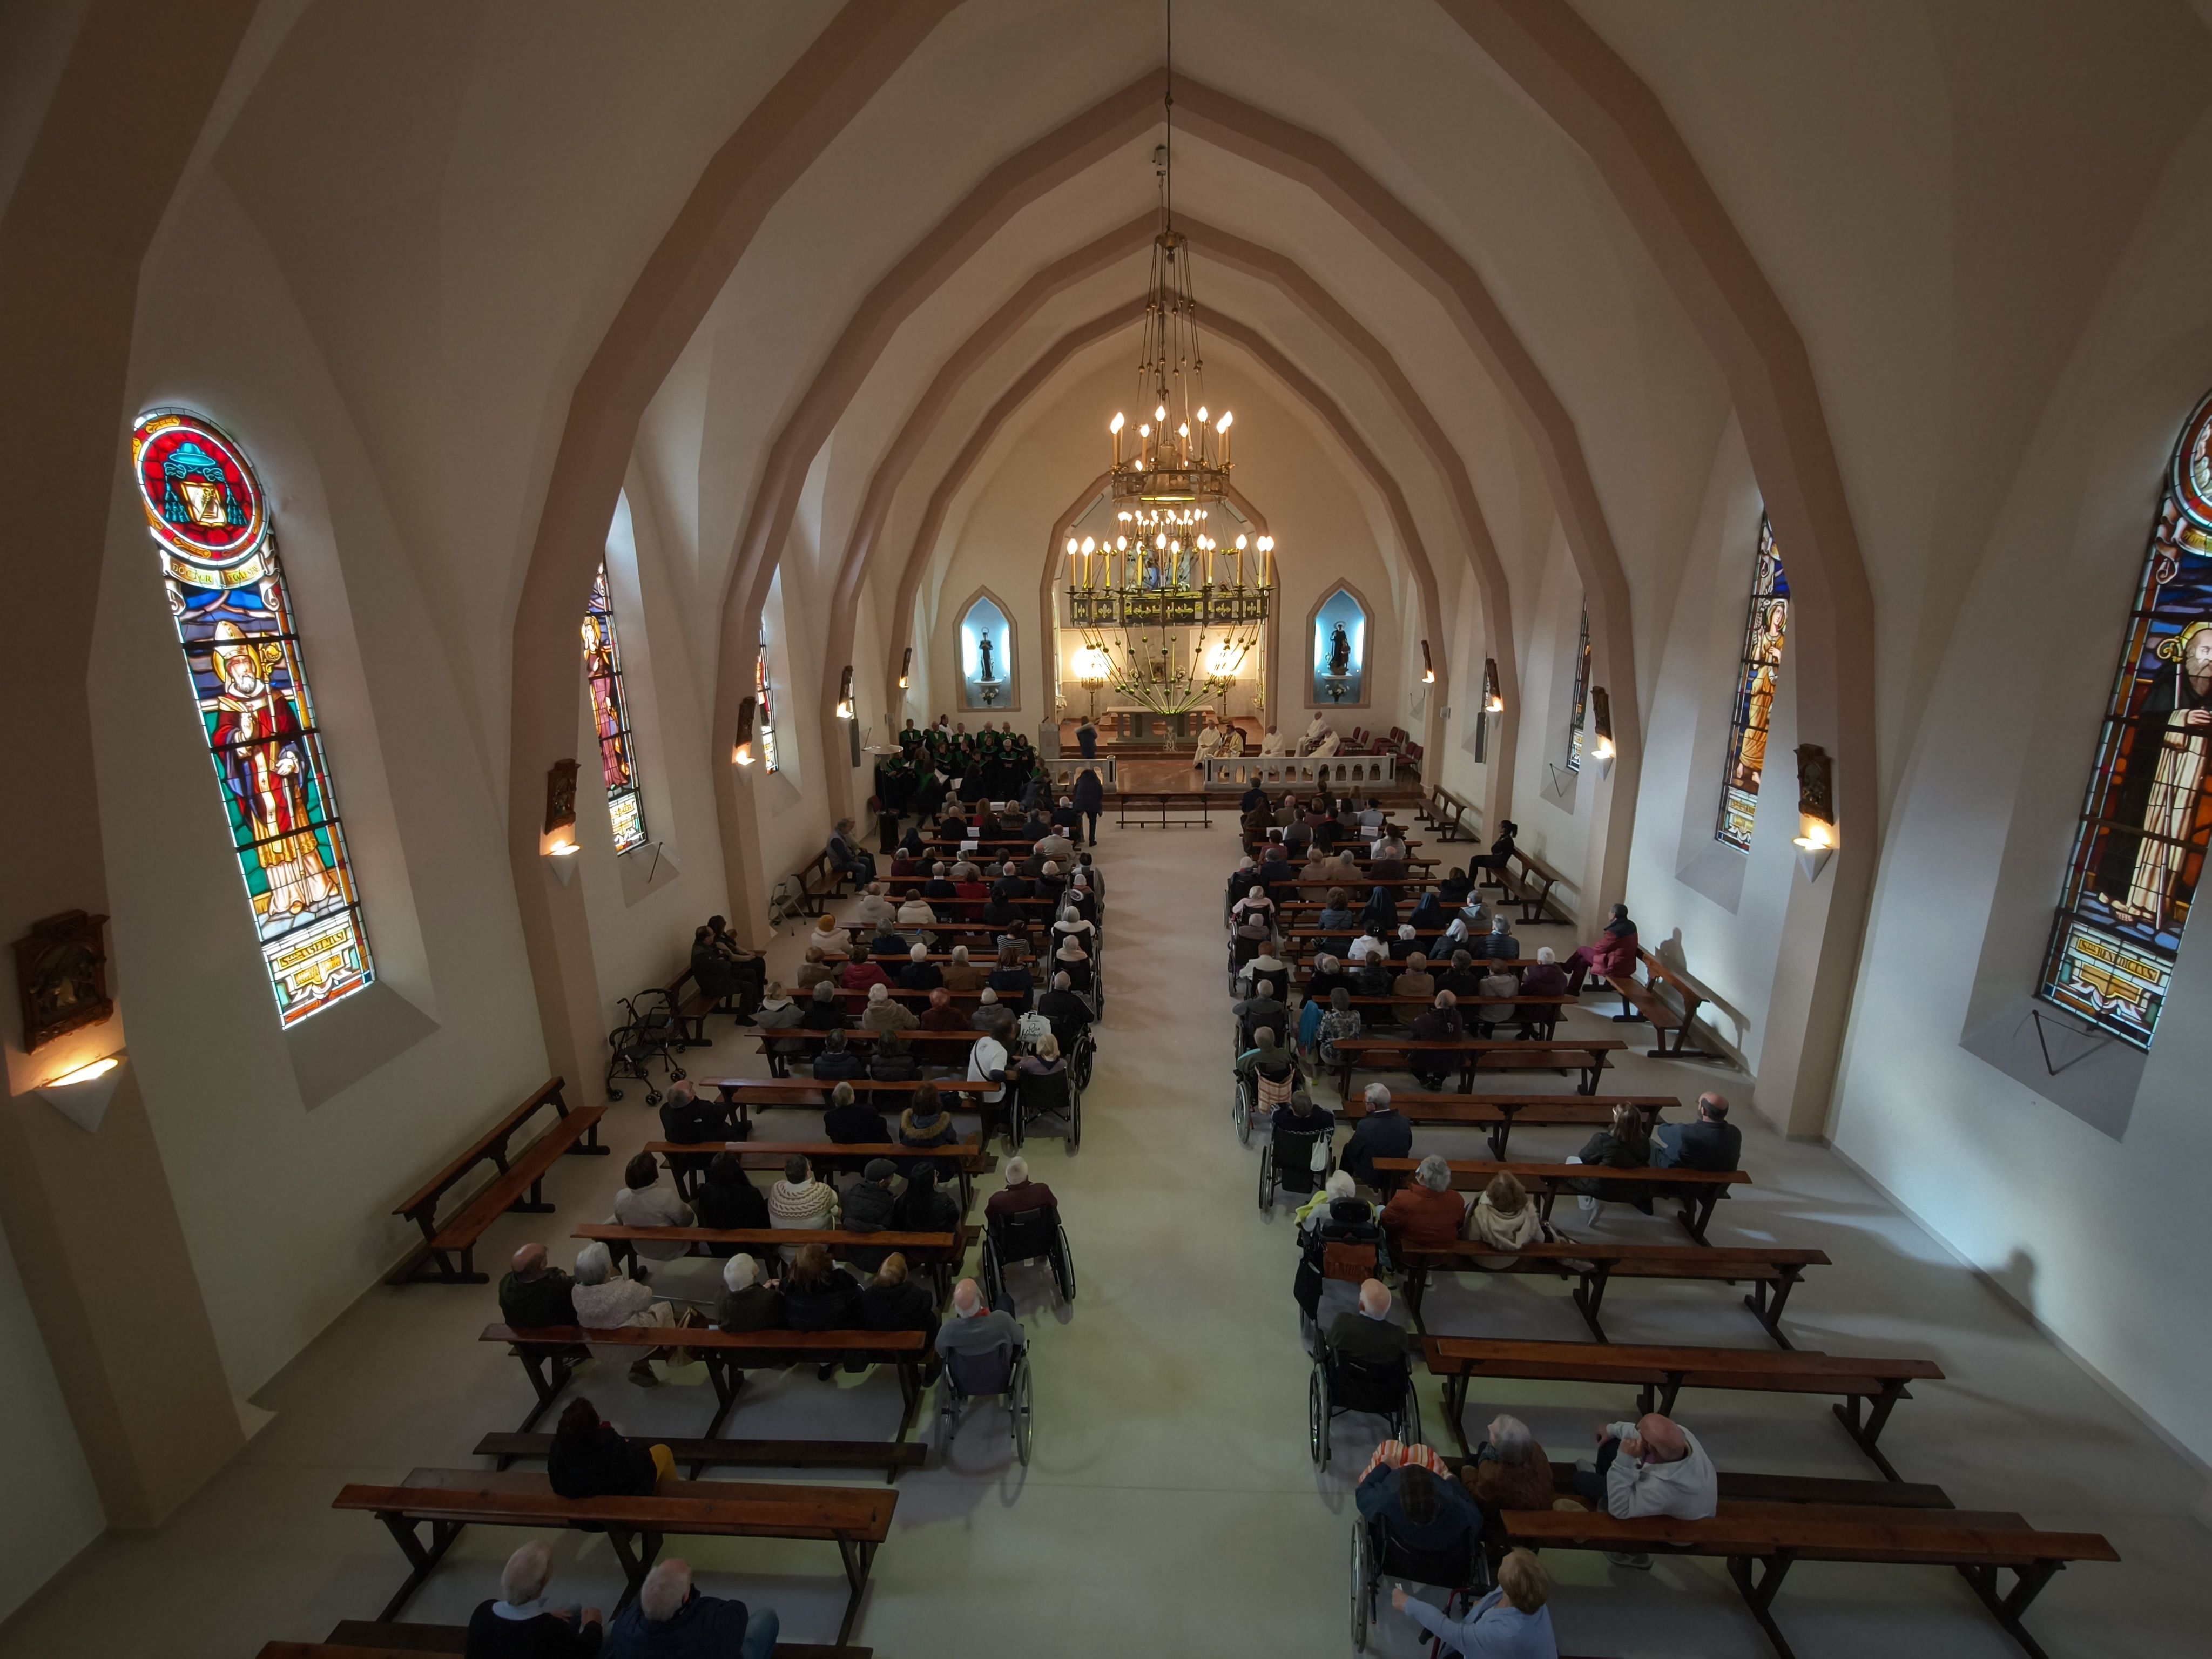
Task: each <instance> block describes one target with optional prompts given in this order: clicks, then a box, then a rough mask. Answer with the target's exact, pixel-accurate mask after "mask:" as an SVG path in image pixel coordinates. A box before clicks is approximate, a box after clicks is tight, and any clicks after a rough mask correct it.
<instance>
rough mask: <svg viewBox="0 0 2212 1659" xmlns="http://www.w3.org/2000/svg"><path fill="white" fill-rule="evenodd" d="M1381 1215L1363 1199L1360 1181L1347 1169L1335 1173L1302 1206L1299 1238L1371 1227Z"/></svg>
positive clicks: (1298, 1214) (1300, 1207)
mask: <svg viewBox="0 0 2212 1659" xmlns="http://www.w3.org/2000/svg"><path fill="white" fill-rule="evenodd" d="M1381 1214H1382V1212H1381V1211H1379V1210H1378V1209H1376V1206H1375V1205H1374V1204H1373V1203H1372V1202H1371V1201H1370V1200H1367V1199H1364V1198H1362V1197H1360V1195H1359V1183H1358V1182H1356V1181H1354V1180H1353V1179H1352V1177H1351V1176H1349V1175H1348V1174H1346V1172H1345V1171H1344V1170H1331V1171H1330V1173H1329V1177H1328V1180H1327V1181H1324V1182H1322V1184H1321V1190H1320V1191H1319V1192H1317V1193H1316V1194H1314V1195H1313V1196H1312V1197H1311V1198H1310V1199H1308V1200H1306V1201H1305V1202H1304V1203H1303V1204H1301V1205H1299V1206H1298V1207H1297V1212H1296V1218H1297V1224H1298V1237H1300V1238H1301V1239H1304V1238H1305V1237H1310V1235H1312V1234H1313V1233H1315V1232H1316V1231H1319V1230H1320V1229H1322V1228H1323V1227H1328V1226H1336V1227H1366V1226H1371V1225H1374V1224H1375V1222H1376V1220H1377V1219H1378V1218H1379V1217H1380V1216H1381Z"/></svg>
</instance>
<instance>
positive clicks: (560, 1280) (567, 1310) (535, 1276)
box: [499, 1244, 576, 1331]
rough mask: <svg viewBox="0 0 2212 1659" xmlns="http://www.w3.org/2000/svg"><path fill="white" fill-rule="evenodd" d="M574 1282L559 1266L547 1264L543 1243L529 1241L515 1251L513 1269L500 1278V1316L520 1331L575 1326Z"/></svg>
mask: <svg viewBox="0 0 2212 1659" xmlns="http://www.w3.org/2000/svg"><path fill="white" fill-rule="evenodd" d="M573 1284H574V1281H573V1280H571V1279H569V1277H568V1274H566V1273H562V1271H561V1270H560V1269H559V1268H558V1267H548V1266H547V1265H546V1261H545V1247H544V1245H543V1244H526V1245H524V1246H523V1247H522V1248H521V1249H519V1250H517V1251H516V1252H515V1253H514V1260H513V1263H512V1271H511V1272H509V1273H508V1274H507V1277H506V1278H504V1279H501V1280H500V1281H499V1316H500V1318H501V1319H502V1320H503V1321H505V1322H507V1324H508V1325H510V1326H512V1327H513V1328H515V1329H516V1330H518V1331H527V1330H535V1329H540V1328H544V1327H546V1326H551V1325H573V1324H574V1323H575V1322H576V1306H575V1304H574V1302H573V1301H572V1300H570V1297H569V1291H570V1290H571V1288H572V1286H573Z"/></svg>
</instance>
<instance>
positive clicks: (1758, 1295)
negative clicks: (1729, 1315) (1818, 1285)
mask: <svg viewBox="0 0 2212 1659" xmlns="http://www.w3.org/2000/svg"><path fill="white" fill-rule="evenodd" d="M1796 1283H1797V1270H1796V1268H1794V1267H1785V1268H1784V1269H1783V1272H1782V1277H1781V1278H1779V1279H1774V1280H1772V1281H1769V1280H1767V1279H1759V1281H1758V1282H1757V1283H1755V1284H1754V1285H1753V1286H1752V1287H1751V1294H1750V1295H1749V1296H1747V1297H1744V1299H1743V1305H1744V1306H1745V1307H1747V1308H1748V1309H1750V1310H1752V1312H1753V1314H1755V1315H1756V1316H1758V1318H1759V1323H1760V1324H1762V1325H1764V1326H1765V1327H1766V1334H1768V1335H1769V1336H1771V1337H1772V1338H1773V1339H1774V1340H1775V1341H1776V1342H1777V1343H1778V1344H1779V1345H1780V1346H1783V1347H1785V1348H1786V1347H1788V1346H1790V1339H1789V1338H1788V1337H1786V1336H1784V1334H1782V1304H1784V1303H1785V1302H1787V1301H1789V1299H1790V1291H1791V1290H1792V1289H1794V1288H1795V1287H1796Z"/></svg>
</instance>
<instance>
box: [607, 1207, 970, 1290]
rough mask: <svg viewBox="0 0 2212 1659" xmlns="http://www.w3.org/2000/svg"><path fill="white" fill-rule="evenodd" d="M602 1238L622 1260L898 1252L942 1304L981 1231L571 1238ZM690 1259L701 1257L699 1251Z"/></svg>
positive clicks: (681, 1232) (719, 1231)
mask: <svg viewBox="0 0 2212 1659" xmlns="http://www.w3.org/2000/svg"><path fill="white" fill-rule="evenodd" d="M568 1236H569V1237H571V1238H582V1239H596V1240H598V1241H599V1242H600V1243H604V1244H605V1246H606V1247H607V1248H608V1249H610V1250H612V1251H613V1252H614V1253H615V1257H616V1260H617V1261H636V1260H637V1247H638V1246H639V1245H640V1244H689V1245H692V1246H695V1247H696V1246H698V1245H701V1244H734V1245H736V1246H737V1247H738V1249H741V1250H753V1251H766V1250H769V1249H778V1250H781V1249H787V1248H788V1249H798V1248H799V1246H800V1245H802V1244H826V1245H828V1246H829V1254H830V1255H837V1254H839V1253H840V1252H841V1251H844V1250H855V1249H858V1250H878V1249H881V1250H896V1251H898V1252H899V1253H900V1254H902V1255H904V1256H905V1257H906V1259H907V1264H908V1266H909V1267H926V1268H927V1269H928V1270H929V1272H930V1273H931V1274H932V1276H933V1277H934V1278H935V1279H936V1280H937V1299H938V1300H939V1302H940V1303H941V1302H943V1301H944V1300H945V1297H947V1296H948V1295H950V1294H951V1290H952V1279H951V1273H952V1269H953V1268H955V1267H958V1266H959V1265H960V1261H961V1258H962V1257H963V1256H964V1255H967V1254H968V1247H969V1245H970V1244H973V1243H975V1228H974V1227H972V1226H970V1227H963V1228H962V1229H961V1230H960V1231H958V1232H957V1233H890V1232H883V1233H851V1232H846V1231H842V1229H832V1228H826V1227H621V1226H617V1225H614V1224H613V1223H611V1222H605V1223H602V1222H586V1223H585V1224H584V1225H580V1226H579V1227H577V1228H576V1229H575V1230H574V1231H573V1232H571V1233H570V1234H569V1235H568ZM690 1254H692V1255H698V1254H699V1251H698V1250H697V1249H696V1248H695V1249H693V1250H692V1251H691V1252H690Z"/></svg>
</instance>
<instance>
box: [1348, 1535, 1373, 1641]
mask: <svg viewBox="0 0 2212 1659" xmlns="http://www.w3.org/2000/svg"><path fill="white" fill-rule="evenodd" d="M1374 1594H1375V1589H1374V1585H1373V1583H1372V1582H1371V1579H1370V1574H1369V1572H1368V1566H1367V1523H1366V1522H1364V1520H1361V1521H1354V1522H1352V1651H1353V1652H1354V1653H1364V1652H1366V1651H1367V1620H1368V1619H1369V1618H1370V1616H1371V1614H1372V1612H1373V1605H1372V1601H1373V1597H1374Z"/></svg>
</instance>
